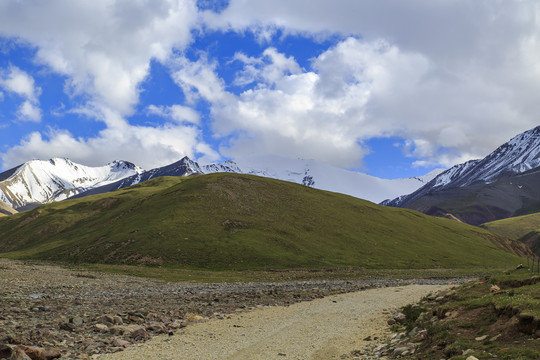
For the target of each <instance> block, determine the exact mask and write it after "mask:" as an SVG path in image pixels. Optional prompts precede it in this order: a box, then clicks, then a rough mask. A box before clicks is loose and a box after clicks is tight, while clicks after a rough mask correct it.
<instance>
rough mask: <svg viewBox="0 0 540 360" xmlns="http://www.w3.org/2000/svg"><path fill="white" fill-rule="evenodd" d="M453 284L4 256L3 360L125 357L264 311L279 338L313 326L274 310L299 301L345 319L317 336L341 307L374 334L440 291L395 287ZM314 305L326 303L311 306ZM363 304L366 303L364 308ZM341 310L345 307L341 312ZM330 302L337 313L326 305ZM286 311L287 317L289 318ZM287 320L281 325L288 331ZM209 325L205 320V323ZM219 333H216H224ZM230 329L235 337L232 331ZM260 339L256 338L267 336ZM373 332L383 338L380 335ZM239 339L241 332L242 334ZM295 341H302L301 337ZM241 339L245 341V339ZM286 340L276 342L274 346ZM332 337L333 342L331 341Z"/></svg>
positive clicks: (310, 313)
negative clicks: (196, 277) (288, 278)
mask: <svg viewBox="0 0 540 360" xmlns="http://www.w3.org/2000/svg"><path fill="white" fill-rule="evenodd" d="M448 282H449V280H444V279H416V280H414V279H407V280H392V279H385V280H314V281H292V282H278V283H268V282H266V283H261V282H246V283H214V284H200V283H171V282H164V281H159V280H150V279H145V278H139V277H132V276H124V275H115V274H108V273H100V272H89V271H80V270H74V269H68V268H63V267H59V266H53V265H46V264H38V263H28V262H22V261H13V260H7V259H0V329H2V332H0V358H2V356H3V352H5V353H7V352H9V351H13V349H14V348H15V345H25V346H31V347H39V348H42V349H44V350H45V351H48V352H49V354H53V355H54V354H58V356H61V358H62V359H85V358H91V357H93V355H98V354H106V353H112V352H119V351H122V350H124V349H127V350H126V351H129V350H130V348H132V347H134V346H137V344H141V343H144V342H146V341H148V340H150V339H152V338H156V336H159V335H163V336H164V337H165V338H159V337H157V338H156V339H157V340H156V341H157V342H158V343H159V342H164V341H165V343H167V339H168V338H169V336H171V337H170V339H171V340H170V341H173V339H175V340H174V341H179V340H178V339H181V338H182V336H183V335H182V334H184V331H187V330H189V331H191V330H190V329H199V328H198V326H209V327H210V328H211V327H212V326H214V324H219V323H221V322H222V323H223V325H222V326H223V327H222V328H221V329H222V330H221V331H225V332H229V330H234V329H237V330H239V329H242V328H239V327H238V328H236V327H235V326H234V325H235V324H237V325H238V323H236V322H235V321H249V319H250V318H251V317H252V316H258V315H257V314H263V313H262V312H259V311H260V309H264V310H263V311H268V314H274V313H275V314H276V315H275V317H274V318H273V320H271V321H272V324H273V325H271V328H269V330H270V331H274V333H276V334H277V333H279V332H280V331H278V330H279V328H280V326H281V327H287V326H289V328H290V329H291V331H292V333H294V332H299V333H300V332H302V331H304V330H301V329H309V328H310V326H307V327H304V325H302V324H301V323H298V324H297V325H294V324H293V322H294V321H293V320H292V318H291V319H290V321H289V319H288V318H289V317H290V316H293V315H289V314H287V311H288V310H287V308H267V307H269V306H274V305H281V306H287V305H292V304H296V303H300V302H304V303H303V304H302V305H301V306H300V305H298V306H299V307H292V306H291V309H299V310H298V311H299V312H298V313H297V315H294V316H300V317H307V318H313V319H314V321H315V318H317V319H319V320H318V321H319V322H320V324H321V326H322V325H324V323H326V322H327V321H326V319H331V318H334V317H336V319H337V321H338V324H337V325H336V324H334V325H331V326H333V327H332V328H316V329H318V330H315V333H320V334H330V335H331V334H332V332H334V331H338V330H339V329H338V328H339V327H341V325H339V323H341V320H340V319H339V318H338V315H337V313H336V311H340V312H341V315H339V316H341V318H342V319H346V318H350V319H356V320H353V321H354V323H355V324H356V325H355V326H356V327H354V326H353V328H352V329H353V330H354V331H357V333H358V336H360V337H361V336H362V334H363V332H362V331H361V327H362V326H368V328H369V329H372V328H371V323H370V321H371V317H370V316H372V315H374V316H375V314H379V315H377V316H379V317H380V313H381V312H382V311H383V310H384V309H390V308H396V307H398V306H401V305H404V304H405V303H406V302H410V301H414V299H417V298H420V297H421V296H422V293H423V292H427V291H431V289H430V288H429V287H406V288H403V289H401V288H396V286H401V285H405V284H416V285H421V284H423V285H439V284H447V283H448ZM372 288H381V289H375V291H374V292H373V294H379V295H377V296H376V297H371V298H369V297H367V298H366V299H365V300H362V298H363V296H364V295H365V296H368V294H372V293H371V292H367V291H364V292H358V291H360V290H365V289H372ZM398 289H399V290H398ZM352 292H357V293H356V294H351V295H345V296H343V297H337V298H324V299H323V297H326V296H329V295H336V294H343V293H352ZM404 294H408V295H407V296H405V295H404ZM369 296H372V295H369ZM314 299H320V300H319V302H309V303H308V302H306V301H309V300H314ZM367 299H371V300H367ZM334 301H336V303H334ZM362 301H367V302H366V303H365V305H363V304H362ZM311 304H319V305H320V306H323V307H322V308H320V309H322V310H316V309H317V308H318V306H319V305H313V306H314V307H313V309H312V305H311ZM336 304H340V306H341V305H344V304H348V305H347V306H349V307H344V308H342V310H339V309H340V307H338V306H337V305H336ZM334 305H336V306H335V308H334V307H333V306H334ZM324 306H328V307H327V308H324ZM350 306H352V307H350ZM272 309H274V310H272ZM278 309H281V310H278ZM250 310H255V311H254V312H251V311H250ZM280 311H284V312H283V313H282V314H281V313H280ZM291 311H292V310H291ZM264 314H266V313H264ZM265 316H266V315H265ZM270 316H274V315H270ZM366 316H367V317H366ZM387 316H389V315H387ZM227 319H230V320H227ZM269 321H270V320H269ZM280 321H282V324H281V325H280ZM291 321H292V322H291ZM200 322H204V323H203V324H198V323H200ZM195 323H197V324H195ZM194 324H195V325H194ZM206 324H208V325H206ZM227 324H228V325H227ZM287 324H289V325H287ZM227 326H229V327H227ZM240 326H245V325H240ZM343 326H345V325H343ZM228 329H229V330H228ZM272 329H274V330H272ZM276 329H277V330H276ZM194 331H195V330H194ZM197 331H199V330H197ZM208 331H209V332H211V331H210V330H208ZM217 331H218V330H217V329H216V334H217ZM310 331H311V330H310ZM230 332H231V335H232V334H233V332H232V331H230ZM292 333H291V336H292ZM315 333H314V334H315ZM234 334H236V332H235V333H234ZM256 334H259V333H256ZM261 334H262V333H260V334H259V335H257V336H263V335H261ZM314 334H313V335H314ZM366 334H367V335H370V336H373V335H374V333H373V332H369V333H366ZM173 335H174V336H173ZM236 335H237V336H241V334H236ZM367 335H366V336H367ZM215 336H216V337H217V336H218V335H215ZM264 336H266V335H264ZM305 336H308V337H311V335H310V334H309V333H305ZM351 336H352V334H351ZM355 336H356V335H355ZM358 336H356V338H357V339H356V340H358ZM205 338H206V340H208V341H211V342H213V341H217V340H215V339H214V338H213V337H212V336H211V335H209V334H208V333H207V334H206V337H205ZM290 339H291V341H293V342H296V340H293V339H294V338H293V337H291V338H290ZM236 340H237V341H239V340H244V338H243V337H242V338H237V339H236ZM360 340H361V339H360ZM250 341H251V344H252V345H253V344H256V339H251V340H250ZM277 341H278V340H269V343H268V345H272V343H273V342H277ZM298 341H300V340H298ZM321 341H323V340H321ZM324 341H330V342H333V340H332V338H331V337H329V338H327V339H326V340H324ZM240 342H241V341H240ZM202 344H204V343H202ZM345 345H347V344H344V343H343V344H339V347H341V346H345ZM298 346H299V347H301V348H304V347H305V351H319V350H320V351H323V350H324V348H321V347H314V348H311V347H310V345H309V344H300V345H298ZM354 346H355V345H354V344H352V343H351V344H348V345H347V346H345V347H344V348H343V349H340V351H343V353H347V352H348V351H350V350H351V349H352V348H353V347H354ZM203 347H204V345H203ZM278 347H279V346H278ZM278 347H270V351H272V353H275V352H276V351H278V352H277V353H276V354H274V355H276V356H279V358H282V356H280V355H279V352H280V351H283V353H286V351H289V353H290V354H293V353H294V352H291V351H293V350H289V349H288V348H283V349H282V350H279V349H278ZM309 349H312V350H309ZM40 351H42V350H40ZM294 351H297V350H294ZM174 352H176V350H175V351H174ZM313 353H314V354H315V352H313ZM51 356H52V355H51ZM173 356H174V354H171V355H170V356H169V355H168V356H166V357H163V358H172V357H173ZM56 357H57V356H56ZM154 358H159V357H154ZM184 358H185V357H184ZM209 358H210V357H209ZM287 358H291V357H287Z"/></svg>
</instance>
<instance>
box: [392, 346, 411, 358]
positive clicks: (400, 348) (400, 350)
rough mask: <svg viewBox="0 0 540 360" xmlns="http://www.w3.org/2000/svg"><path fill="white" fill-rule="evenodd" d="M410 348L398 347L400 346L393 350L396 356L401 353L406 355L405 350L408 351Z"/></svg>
mask: <svg viewBox="0 0 540 360" xmlns="http://www.w3.org/2000/svg"><path fill="white" fill-rule="evenodd" d="M408 350H409V348H407V347H404V346H402V347H398V348H395V349H394V351H393V354H394V356H400V355H404V352H406V351H408Z"/></svg>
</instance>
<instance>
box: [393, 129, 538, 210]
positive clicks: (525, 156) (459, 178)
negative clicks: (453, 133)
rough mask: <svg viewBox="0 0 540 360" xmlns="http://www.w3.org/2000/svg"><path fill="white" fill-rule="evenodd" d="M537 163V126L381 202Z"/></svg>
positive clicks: (487, 179)
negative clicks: (483, 156) (482, 156)
mask: <svg viewBox="0 0 540 360" xmlns="http://www.w3.org/2000/svg"><path fill="white" fill-rule="evenodd" d="M539 166H540V126H537V127H535V128H533V129H531V130H528V131H525V132H523V133H521V134H518V135H516V136H514V137H513V138H512V139H510V140H509V141H508V142H506V143H504V144H502V145H501V146H499V147H498V148H497V149H495V150H494V151H493V152H492V153H490V154H489V155H487V156H486V157H485V158H483V159H478V160H470V161H467V162H465V163H462V164H458V165H455V166H453V167H451V168H450V169H448V170H446V171H444V172H442V173H441V174H439V175H438V176H437V177H435V178H434V179H433V180H431V181H430V182H429V183H427V184H426V185H424V186H423V187H421V188H420V189H418V190H416V191H415V192H414V193H411V194H408V195H405V196H400V197H398V198H395V199H394V200H391V201H386V202H385V203H384V204H385V205H390V206H399V207H401V206H406V204H408V203H411V202H412V201H414V200H416V199H419V198H420V197H422V196H424V195H427V194H429V193H433V192H436V191H441V190H444V189H450V188H462V187H465V186H470V185H473V184H476V183H484V184H489V183H491V182H493V181H495V180H496V179H499V178H501V177H503V176H511V175H516V174H521V173H525V172H527V171H529V170H531V169H535V168H537V167H539Z"/></svg>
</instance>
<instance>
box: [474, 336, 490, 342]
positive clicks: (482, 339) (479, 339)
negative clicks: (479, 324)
mask: <svg viewBox="0 0 540 360" xmlns="http://www.w3.org/2000/svg"><path fill="white" fill-rule="evenodd" d="M487 338H488V336H487V335H484V336H479V337H476V338H474V340H476V341H484V340H486V339H487Z"/></svg>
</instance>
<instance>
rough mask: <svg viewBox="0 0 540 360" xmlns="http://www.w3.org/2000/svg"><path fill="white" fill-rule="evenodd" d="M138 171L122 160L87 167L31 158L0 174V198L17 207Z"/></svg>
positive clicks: (62, 161) (112, 180)
mask: <svg viewBox="0 0 540 360" xmlns="http://www.w3.org/2000/svg"><path fill="white" fill-rule="evenodd" d="M142 171H143V170H142V169H141V168H139V167H138V166H135V165H134V164H132V163H130V162H126V161H115V162H112V163H109V164H107V165H105V166H101V167H90V166H84V165H80V164H76V163H74V162H73V161H71V160H70V159H67V158H52V159H49V160H31V161H28V162H27V163H24V164H22V165H21V166H19V167H17V168H14V169H11V170H8V171H7V172H5V173H3V174H0V179H1V180H2V181H0V200H2V201H4V202H5V203H7V204H8V205H10V206H12V207H13V208H15V209H20V208H23V207H25V206H27V205H29V204H34V203H37V204H43V203H48V202H52V201H55V200H62V199H65V198H68V197H70V196H73V195H75V194H78V193H80V192H82V191H86V190H87V189H90V188H93V187H96V186H102V185H105V184H109V183H112V182H116V181H118V180H120V179H123V178H125V177H127V176H131V175H135V174H139V173H141V172H142Z"/></svg>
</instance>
